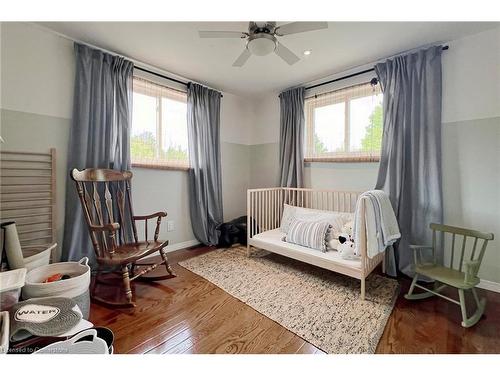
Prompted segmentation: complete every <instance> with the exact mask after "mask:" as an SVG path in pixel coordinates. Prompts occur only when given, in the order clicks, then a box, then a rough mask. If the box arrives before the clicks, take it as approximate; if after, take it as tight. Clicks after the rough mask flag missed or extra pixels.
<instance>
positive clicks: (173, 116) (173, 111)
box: [161, 98, 188, 162]
mask: <svg viewBox="0 0 500 375" xmlns="http://www.w3.org/2000/svg"><path fill="white" fill-rule="evenodd" d="M161 112H162V113H161V114H162V127H161V129H162V145H161V158H162V159H167V160H175V161H185V162H187V160H188V135H187V118H186V113H187V104H186V103H185V102H179V101H177V100H171V99H168V98H163V99H162V111H161Z"/></svg>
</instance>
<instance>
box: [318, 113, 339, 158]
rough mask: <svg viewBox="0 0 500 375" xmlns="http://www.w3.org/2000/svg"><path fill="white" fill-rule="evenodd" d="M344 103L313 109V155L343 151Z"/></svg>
mask: <svg viewBox="0 0 500 375" xmlns="http://www.w3.org/2000/svg"><path fill="white" fill-rule="evenodd" d="M344 139H345V103H337V104H332V105H327V106H323V107H317V108H315V109H314V150H313V153H314V154H315V155H321V154H324V153H326V152H338V151H343V150H344Z"/></svg>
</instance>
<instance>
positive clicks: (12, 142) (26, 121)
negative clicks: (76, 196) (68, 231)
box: [0, 109, 70, 251]
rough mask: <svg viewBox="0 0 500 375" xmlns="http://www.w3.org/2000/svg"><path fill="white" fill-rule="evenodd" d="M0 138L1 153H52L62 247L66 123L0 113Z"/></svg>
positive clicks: (58, 229) (66, 151)
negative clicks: (53, 152)
mask: <svg viewBox="0 0 500 375" xmlns="http://www.w3.org/2000/svg"><path fill="white" fill-rule="evenodd" d="M0 116H1V117H0V120H1V122H0V134H1V135H2V138H3V139H4V141H5V143H3V144H2V145H1V149H2V150H5V151H32V152H47V151H48V150H49V149H50V148H52V147H54V148H55V149H56V176H57V184H56V189H57V190H56V194H57V195H56V196H57V212H56V215H57V220H56V221H57V241H58V244H59V247H58V250H59V251H60V246H61V245H62V235H63V228H64V200H65V191H66V176H67V165H66V164H67V153H68V137H69V129H70V120H69V119H65V118H59V117H51V116H44V115H37V114H32V113H26V112H17V111H9V110H6V109H2V110H1V112H0Z"/></svg>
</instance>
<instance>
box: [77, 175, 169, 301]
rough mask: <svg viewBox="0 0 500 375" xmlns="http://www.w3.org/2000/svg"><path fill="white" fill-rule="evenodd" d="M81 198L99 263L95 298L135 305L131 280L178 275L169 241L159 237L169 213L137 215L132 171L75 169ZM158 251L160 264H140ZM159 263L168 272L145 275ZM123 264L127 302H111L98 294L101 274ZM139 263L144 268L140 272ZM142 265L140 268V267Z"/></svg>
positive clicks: (94, 287) (122, 271)
mask: <svg viewBox="0 0 500 375" xmlns="http://www.w3.org/2000/svg"><path fill="white" fill-rule="evenodd" d="M71 178H72V179H73V181H75V184H76V189H77V193H78V197H79V199H80V203H81V205H82V209H83V214H84V216H85V220H86V222H87V226H88V229H89V233H90V238H91V241H92V245H93V247H94V251H95V255H96V260H97V264H98V269H97V275H96V277H95V280H94V284H93V287H92V293H91V294H92V298H93V299H94V300H97V301H99V302H102V303H105V304H108V305H109V304H111V305H120V306H134V303H133V302H132V301H133V296H132V289H131V287H130V282H131V281H134V280H136V279H142V280H148V281H156V280H164V279H167V278H171V277H174V276H175V275H174V273H173V272H172V269H171V267H170V265H169V263H168V259H167V255H166V250H165V247H166V246H167V245H168V241H163V240H159V239H158V236H159V233H160V225H161V219H162V218H163V217H166V216H167V213H166V212H156V213H154V214H151V215H145V216H136V215H134V212H133V209H132V197H131V190H130V180H131V179H132V172H130V171H124V172H121V171H116V170H112V169H84V170H81V171H79V170H77V169H73V170H72V171H71ZM151 219H156V227H155V231H154V235H153V238H152V239H149V238H148V220H151ZM137 221H144V237H145V238H144V241H139V237H138V235H137V226H136V222H137ZM154 252H158V253H159V255H160V256H161V259H162V261H161V262H160V263H152V264H145V263H142V262H141V264H140V265H136V262H137V261H139V260H141V259H142V258H144V257H146V256H148V255H150V254H152V253H154ZM159 265H165V267H166V271H167V274H166V275H163V276H157V277H148V276H145V274H146V273H148V272H150V271H152V270H154V269H155V268H157V267H158V266H159ZM110 266H111V267H120V271H121V273H122V280H123V285H124V288H125V296H126V299H127V302H126V303H111V302H110V301H109V300H105V299H102V298H99V297H98V296H97V295H96V293H95V292H96V287H97V284H98V283H99V275H100V272H101V271H102V268H103V267H110ZM136 266H138V268H141V269H140V270H137V272H136ZM139 266H140V267H139Z"/></svg>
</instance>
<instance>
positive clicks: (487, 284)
mask: <svg viewBox="0 0 500 375" xmlns="http://www.w3.org/2000/svg"><path fill="white" fill-rule="evenodd" d="M477 287H478V288H481V289H486V290H490V291H492V292H497V293H500V283H497V282H494V281H489V280H481V282H480V283H479V284H478V285H477Z"/></svg>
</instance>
